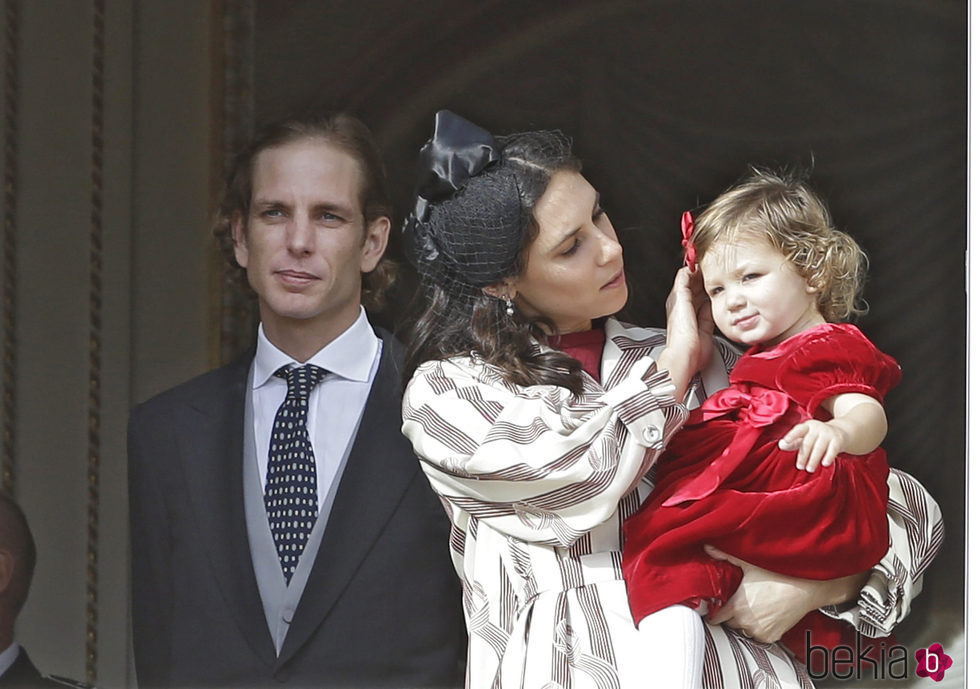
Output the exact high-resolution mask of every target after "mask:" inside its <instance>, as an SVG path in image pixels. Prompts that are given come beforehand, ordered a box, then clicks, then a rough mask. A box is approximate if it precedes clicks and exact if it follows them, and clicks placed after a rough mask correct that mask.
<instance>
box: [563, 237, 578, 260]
mask: <svg viewBox="0 0 980 689" xmlns="http://www.w3.org/2000/svg"><path fill="white" fill-rule="evenodd" d="M581 243H582V242H581V241H580V240H579V238H578V237H576V238H575V241H574V242H572V245H571V246H570V247H568V248H567V249H565V250H564V251H562V252H561V255H562V256H571V255H572V254H574V253H575V252H576V251H578V247H579V245H580V244H581Z"/></svg>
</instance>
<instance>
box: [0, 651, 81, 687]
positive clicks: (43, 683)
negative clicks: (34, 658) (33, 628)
mask: <svg viewBox="0 0 980 689" xmlns="http://www.w3.org/2000/svg"><path fill="white" fill-rule="evenodd" d="M89 686H90V685H88V684H85V683H84V682H76V681H75V680H71V679H66V678H64V677H57V678H50V677H44V676H42V675H41V673H40V672H39V671H38V669H37V668H36V667H35V666H34V663H32V662H31V659H30V656H28V655H27V651H25V650H24V647H23V646H21V648H20V650H19V651H18V652H17V658H16V659H15V660H14V662H13V663H12V664H11V666H10V667H8V668H7V671H6V672H4V673H3V674H2V675H0V688H2V689H58V688H60V689H64V688H65V687H89Z"/></svg>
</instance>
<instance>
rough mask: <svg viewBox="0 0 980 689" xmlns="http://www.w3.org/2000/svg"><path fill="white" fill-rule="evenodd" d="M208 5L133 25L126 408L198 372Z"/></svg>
mask: <svg viewBox="0 0 980 689" xmlns="http://www.w3.org/2000/svg"><path fill="white" fill-rule="evenodd" d="M210 12H211V10H210V7H209V4H208V3H205V2H198V1H188V0H184V1H183V2H168V3H160V2H144V3H140V5H139V11H138V15H137V16H138V18H137V48H136V49H137V61H136V68H137V71H136V93H137V96H136V128H135V132H136V142H135V146H136V149H135V153H136V155H135V166H136V169H135V174H136V177H135V189H134V193H135V195H136V196H135V223H136V225H135V228H134V229H135V235H134V237H135V242H134V257H133V259H134V260H133V271H134V272H133V278H134V279H133V300H134V301H133V352H134V357H133V398H134V400H135V401H142V400H144V399H146V398H147V397H149V396H150V395H152V394H153V393H156V392H159V391H161V390H164V389H166V388H168V387H171V386H173V385H174V384H176V383H178V382H180V381H182V380H185V379H187V378H189V377H191V376H193V375H195V374H197V373H201V372H203V371H204V370H206V368H207V310H208V309H207V306H208V299H207V287H208V275H207V261H206V258H207V248H208V246H209V243H210V241H211V238H210V235H209V232H208V220H209V213H210V209H209V207H208V185H209V178H208V169H209V168H208V160H209V147H210V138H209V116H210V111H209V86H210V81H209V80H210V72H209V70H210V68H209V52H208V50H209V48H208V45H209V43H208V41H209V38H210V36H209V31H210V28H209V21H210Z"/></svg>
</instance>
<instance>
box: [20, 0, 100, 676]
mask: <svg viewBox="0 0 980 689" xmlns="http://www.w3.org/2000/svg"><path fill="white" fill-rule="evenodd" d="M21 8H22V9H21V12H22V16H21V28H20V39H21V50H20V56H19V63H20V93H19V98H18V101H19V102H18V109H19V127H18V168H19V179H20V184H19V193H18V199H17V202H18V213H17V214H18V252H17V263H18V264H17V429H16V430H17V447H16V451H17V454H16V457H17V467H18V468H17V484H16V486H17V494H18V497H19V499H20V501H21V503H22V504H23V506H24V509H25V511H26V512H27V515H28V518H29V519H30V521H31V523H32V526H33V529H34V532H35V537H36V540H37V544H38V551H39V553H38V564H37V569H36V572H35V579H34V584H33V586H32V589H31V595H30V598H29V600H28V604H27V606H26V607H25V609H24V611H23V612H22V615H21V618H20V627H19V630H18V635H19V637H20V638H21V639H22V641H23V643H24V644H25V646H27V647H28V648H29V649H30V653H31V655H32V657H33V658H34V660H35V662H36V663H37V665H38V666H39V667H41V668H42V669H43V670H44V671H46V672H54V673H58V674H64V675H70V676H74V677H83V676H84V668H85V655H84V648H85V548H86V526H85V522H86V520H85V515H86V504H87V492H86V487H85V486H86V468H87V449H86V448H87V444H88V440H87V438H88V435H87V417H86V410H87V407H88V403H87V401H88V374H89V366H88V330H89V326H88V321H89V315H88V314H89V309H88V292H89V287H88V286H89V277H88V276H89V227H90V221H89V210H90V198H89V189H90V183H89V179H90V157H91V156H90V118H91V115H90V113H91V107H90V103H91V73H90V67H91V62H92V58H91V55H92V52H91V40H92V39H91V31H90V30H79V28H80V27H85V29H87V28H88V27H90V26H91V23H92V22H91V8H90V5H89V3H79V2H73V1H72V0H58V1H48V2H25V3H22V5H21ZM55 36H57V37H58V39H57V41H54V40H53V38H54V37H55ZM41 46H45V47H46V48H47V49H42V48H41Z"/></svg>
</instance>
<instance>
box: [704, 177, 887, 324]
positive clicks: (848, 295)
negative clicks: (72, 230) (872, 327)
mask: <svg viewBox="0 0 980 689" xmlns="http://www.w3.org/2000/svg"><path fill="white" fill-rule="evenodd" d="M746 233H747V234H750V235H754V236H757V237H759V238H761V239H763V240H765V241H767V242H769V243H770V244H771V245H772V246H773V247H775V248H776V249H777V250H778V251H779V252H780V253H782V254H783V255H784V256H785V257H786V258H787V259H789V261H790V262H791V263H792V264H793V265H794V266H796V269H797V271H799V273H800V275H802V276H803V278H804V279H805V280H806V281H807V282H808V283H809V284H810V285H812V286H813V287H815V288H816V289H817V295H816V296H817V308H818V309H819V311H820V315H822V316H823V317H824V319H826V320H827V321H829V322H831V323H841V322H844V321H846V320H848V319H850V318H852V317H854V316H858V315H861V314H863V313H866V312H867V310H868V309H867V305H866V304H865V303H864V301H863V300H862V299H861V289H862V287H863V286H864V279H865V276H866V274H867V269H868V257H867V255H865V253H864V251H862V250H861V247H859V246H858V244H857V242H855V241H854V239H853V238H852V237H851V236H850V235H847V234H845V233H844V232H841V231H840V230H837V229H835V228H834V225H833V221H832V220H831V218H830V213H829V211H828V210H827V207H826V205H825V204H824V202H823V201H822V200H821V199H820V197H819V196H818V195H817V194H816V192H815V191H814V190H813V189H812V188H811V187H810V186H809V184H808V183H807V182H806V178H805V175H804V173H801V172H774V171H772V170H766V169H763V168H757V167H753V168H751V170H750V172H749V174H748V175H747V176H746V177H745V178H744V179H743V180H742V181H740V182H739V183H737V184H736V185H735V186H733V187H731V188H730V189H728V190H727V191H726V192H724V193H723V194H722V195H721V196H719V197H718V198H716V199H715V200H714V201H712V202H711V203H710V204H708V207H707V208H706V209H705V210H704V211H703V212H702V213H701V214H700V215H699V216H698V217H697V221H696V223H695V230H694V234H693V235H692V240H693V241H694V247H695V250H696V251H697V255H698V256H699V257H700V256H704V255H705V253H706V252H707V251H708V249H710V248H711V246H712V245H713V244H714V243H715V242H717V241H731V240H732V239H734V238H736V237H738V236H741V235H743V234H746Z"/></svg>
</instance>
